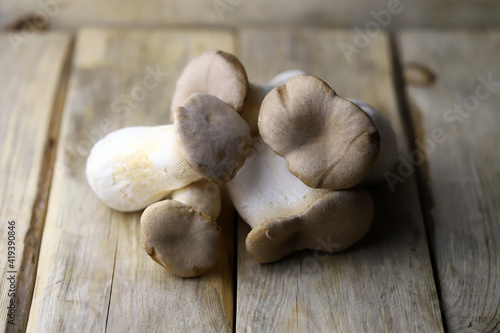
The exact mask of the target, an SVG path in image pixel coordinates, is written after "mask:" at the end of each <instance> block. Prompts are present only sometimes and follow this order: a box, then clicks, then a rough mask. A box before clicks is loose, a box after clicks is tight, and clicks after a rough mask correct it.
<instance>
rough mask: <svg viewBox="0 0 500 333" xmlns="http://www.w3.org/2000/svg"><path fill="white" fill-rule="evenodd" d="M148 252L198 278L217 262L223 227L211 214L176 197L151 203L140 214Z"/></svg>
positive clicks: (172, 269) (177, 272) (179, 272)
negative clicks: (175, 198) (221, 227)
mask: <svg viewBox="0 0 500 333" xmlns="http://www.w3.org/2000/svg"><path fill="white" fill-rule="evenodd" d="M141 229H142V242H143V245H144V249H145V250H146V252H147V253H148V254H149V255H150V256H151V258H153V260H154V261H156V262H157V263H158V264H160V265H161V266H163V267H165V268H166V269H167V270H169V271H170V272H172V273H174V274H175V275H177V276H180V277H195V276H199V275H201V274H203V273H205V272H208V271H209V270H211V269H212V268H213V267H214V266H215V265H216V263H217V248H218V246H219V245H218V244H219V242H220V240H221V232H220V228H219V226H218V225H217V223H215V222H214V221H213V220H212V219H211V218H210V217H209V216H207V215H205V214H203V213H200V212H198V211H196V210H194V209H192V207H191V206H188V205H185V204H183V203H181V202H178V201H175V200H164V201H160V202H157V203H154V204H152V205H150V206H149V207H148V208H146V210H144V213H143V214H142V216H141Z"/></svg>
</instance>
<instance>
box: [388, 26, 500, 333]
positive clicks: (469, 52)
mask: <svg viewBox="0 0 500 333" xmlns="http://www.w3.org/2000/svg"><path fill="white" fill-rule="evenodd" d="M398 42H399V43H398V44H399V46H400V50H401V53H402V56H401V58H402V66H403V68H405V66H406V67H407V66H412V67H415V64H418V65H420V67H423V68H427V69H428V70H430V72H433V73H434V74H435V75H436V81H435V82H434V84H430V85H427V86H420V87H419V86H415V85H411V84H408V86H407V95H408V99H409V104H410V106H411V112H412V118H413V122H414V126H415V133H416V139H417V140H420V141H422V140H425V139H431V138H432V132H433V131H435V130H436V129H441V130H443V131H444V133H445V135H446V136H447V137H446V140H443V141H444V142H441V143H436V144H435V150H434V151H432V150H429V151H428V153H427V154H426V163H425V164H424V165H423V166H422V167H421V168H420V171H421V176H422V180H423V186H424V189H425V195H426V196H427V200H426V202H425V205H424V207H425V211H426V213H427V214H426V216H427V217H428V225H429V228H430V229H431V239H430V241H431V244H432V248H433V253H434V256H435V262H436V265H437V274H438V276H439V284H440V290H441V291H440V294H441V295H440V296H441V297H442V299H443V308H444V317H445V324H446V327H447V329H448V331H450V332H462V331H470V332H498V331H499V330H500V311H499V306H500V241H499V236H500V225H499V221H500V181H499V178H500V177H499V176H500V148H499V147H498V144H499V142H500V131H499V128H500V113H499V107H498V105H500V83H499V82H500V57H499V54H500V32H498V31H496V32H491V31H490V32H463V31H462V32H440V33H436V32H405V33H402V34H399V36H398ZM490 75H491V78H492V79H493V81H495V82H497V86H496V87H492V90H493V92H488V91H487V90H485V89H484V88H481V89H480V90H479V95H478V96H479V97H482V98H483V94H485V93H489V94H490V96H486V95H485V96H484V100H481V101H479V100H478V99H477V100H476V101H479V102H478V104H477V107H476V108H475V109H474V108H470V107H469V110H467V109H466V108H465V107H464V108H463V111H464V114H463V115H460V114H459V113H458V112H454V113H449V111H448V110H450V109H453V108H454V105H455V104H458V105H464V103H467V102H471V103H473V98H475V97H476V87H477V86H478V85H481V79H480V78H481V77H482V78H484V79H486V80H488V76H490ZM471 105H473V104H471ZM446 115H448V116H446ZM451 116H453V117H455V118H456V120H453V119H451V118H449V117H451Z"/></svg>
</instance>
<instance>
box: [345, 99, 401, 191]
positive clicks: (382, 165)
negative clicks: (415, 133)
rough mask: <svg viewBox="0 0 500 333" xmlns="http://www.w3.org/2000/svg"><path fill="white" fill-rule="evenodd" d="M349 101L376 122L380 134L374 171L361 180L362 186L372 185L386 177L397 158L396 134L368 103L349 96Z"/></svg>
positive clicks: (382, 116) (380, 114) (388, 123)
mask: <svg viewBox="0 0 500 333" xmlns="http://www.w3.org/2000/svg"><path fill="white" fill-rule="evenodd" d="M348 100H349V101H351V102H353V103H354V104H356V105H357V106H359V107H360V108H361V109H362V110H363V111H365V113H366V114H367V115H368V116H369V117H370V119H371V120H372V121H373V123H374V124H375V127H376V128H377V130H378V131H379V134H380V150H379V153H378V156H377V159H376V161H375V164H374V166H373V169H372V171H371V172H370V173H369V174H368V176H366V178H365V179H363V181H362V182H361V184H360V185H361V186H370V185H373V184H375V183H377V182H379V181H381V180H383V179H384V173H385V172H386V171H389V170H390V169H391V167H392V166H393V165H394V163H395V162H396V159H397V142H396V135H395V134H394V130H393V129H392V126H391V123H390V122H389V121H388V120H387V118H385V117H384V115H383V114H382V113H381V112H380V111H379V110H377V109H375V108H374V107H372V106H370V105H368V104H367V103H365V102H363V101H361V100H359V99H355V98H348Z"/></svg>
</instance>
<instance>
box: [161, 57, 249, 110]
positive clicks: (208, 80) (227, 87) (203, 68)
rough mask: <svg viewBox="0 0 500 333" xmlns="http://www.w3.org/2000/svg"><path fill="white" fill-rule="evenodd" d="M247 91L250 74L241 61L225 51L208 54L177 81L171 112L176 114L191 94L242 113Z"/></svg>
mask: <svg viewBox="0 0 500 333" xmlns="http://www.w3.org/2000/svg"><path fill="white" fill-rule="evenodd" d="M247 87H248V79H247V74H246V72H245V68H244V67H243V65H242V64H241V62H240V61H239V60H238V58H236V57H235V56H234V55H232V54H230V53H227V52H224V51H216V50H211V51H207V52H205V53H203V54H202V55H200V56H198V57H196V58H194V59H192V60H191V61H190V62H189V63H188V64H187V65H186V67H185V68H184V70H183V71H182V73H181V75H180V76H179V78H178V79H177V83H176V86H175V91H174V95H173V97H172V104H171V110H172V112H173V110H175V109H176V108H177V107H178V106H179V105H181V104H182V103H184V101H185V100H186V99H187V98H189V96H191V94H193V93H196V92H204V93H208V94H210V95H214V96H216V97H218V98H220V99H221V100H223V101H224V102H226V103H227V104H229V105H230V106H231V107H232V108H233V109H234V110H236V112H241V111H242V110H243V105H244V104H245V98H246V94H247Z"/></svg>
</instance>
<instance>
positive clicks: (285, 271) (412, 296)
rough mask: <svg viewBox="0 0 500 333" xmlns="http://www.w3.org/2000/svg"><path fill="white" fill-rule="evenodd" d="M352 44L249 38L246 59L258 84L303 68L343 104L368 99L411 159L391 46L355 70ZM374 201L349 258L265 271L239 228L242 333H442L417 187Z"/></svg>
mask: <svg viewBox="0 0 500 333" xmlns="http://www.w3.org/2000/svg"><path fill="white" fill-rule="evenodd" d="M353 38H354V34H353V33H352V32H345V31H344V32H343V31H331V30H312V29H310V30H309V29H302V30H295V31H290V30H287V31H285V30H278V31H269V30H250V31H243V32H242V34H241V50H240V52H241V59H242V62H243V64H244V65H245V66H246V68H247V71H248V73H249V78H250V80H251V81H253V82H265V81H266V80H267V79H269V78H270V76H272V75H274V74H276V73H278V72H280V71H283V70H286V69H292V68H300V69H303V70H305V71H306V72H308V73H311V74H313V75H317V76H319V77H321V78H323V79H324V80H326V82H328V83H329V84H330V85H331V86H332V87H333V88H334V89H335V90H336V91H337V92H338V93H339V94H340V95H341V96H345V97H357V98H360V99H363V100H365V101H366V102H368V103H370V104H372V105H373V106H375V107H376V108H378V109H379V110H381V112H383V113H384V114H385V115H386V116H387V117H388V118H389V119H390V121H391V123H392V124H393V126H394V128H395V130H396V133H397V137H398V142H399V145H400V147H399V150H400V151H401V152H402V153H407V152H408V146H407V144H406V135H405V133H404V128H403V124H402V119H401V117H400V115H399V111H398V108H397V106H396V99H395V93H394V87H393V79H392V64H391V59H390V51H389V43H388V38H387V36H386V35H385V34H383V33H380V34H378V35H377V36H376V38H374V39H373V40H372V41H371V43H369V45H368V46H367V47H365V48H364V49H363V50H362V51H361V52H360V53H359V54H356V55H354V56H353V57H352V58H351V59H350V60H351V61H350V62H348V61H347V59H346V58H345V57H344V55H343V53H342V51H341V49H340V44H341V43H342V42H346V43H352V40H353ZM370 192H371V193H372V196H373V197H374V201H375V220H374V225H373V226H372V229H371V231H370V232H369V233H368V235H367V236H366V237H365V238H364V239H363V240H362V241H361V242H360V243H359V244H357V245H356V246H354V247H353V248H351V249H349V250H347V251H345V252H342V253H336V254H325V253H318V252H313V251H309V252H302V253H297V254H295V255H292V256H290V257H288V258H286V259H284V260H282V261H280V262H278V263H274V264H268V265H260V264H258V263H256V262H254V261H253V260H252V259H251V258H250V256H249V255H248V254H247V252H246V251H245V245H244V241H245V237H246V234H247V233H248V231H249V227H248V226H246V224H244V223H240V224H239V227H238V228H239V232H238V233H239V241H238V244H239V245H238V271H237V273H238V275H237V296H238V297H237V315H236V328H237V331H239V332H271V331H273V332H284V331H289V332H307V331H310V332H407V331H410V332H416V331H420V332H439V331H442V330H443V327H442V321H441V316H440V312H439V302H438V298H437V294H436V290H435V284H434V280H433V276H432V267H431V262H430V257H429V252H428V247H427V241H426V234H425V229H424V224H423V219H422V215H421V207H420V203H419V198H418V193H417V187H416V182H415V178H414V177H410V178H409V179H408V180H407V181H406V182H404V184H401V186H399V187H398V188H397V189H396V191H395V192H394V193H391V191H390V190H389V187H388V185H387V184H386V183H382V184H380V185H378V186H376V187H373V188H371V189H370ZM323 241H325V242H328V235H325V239H323Z"/></svg>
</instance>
